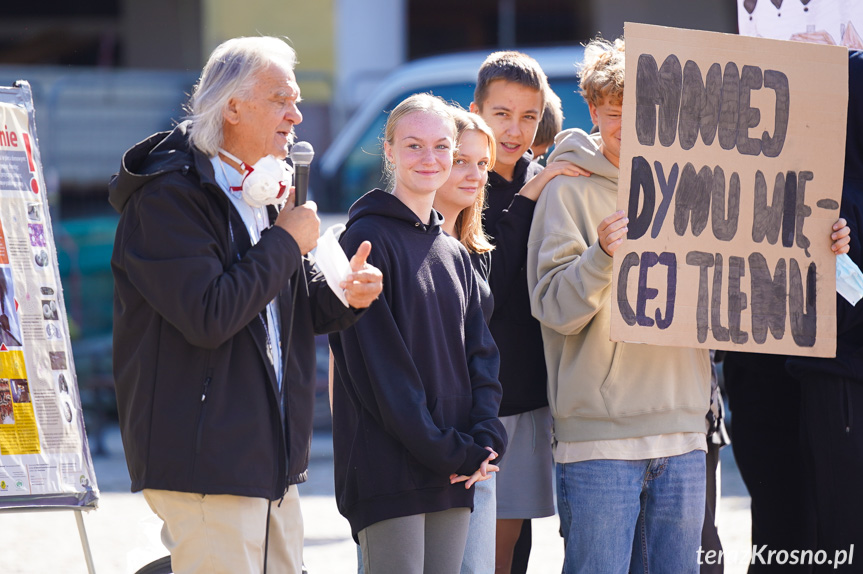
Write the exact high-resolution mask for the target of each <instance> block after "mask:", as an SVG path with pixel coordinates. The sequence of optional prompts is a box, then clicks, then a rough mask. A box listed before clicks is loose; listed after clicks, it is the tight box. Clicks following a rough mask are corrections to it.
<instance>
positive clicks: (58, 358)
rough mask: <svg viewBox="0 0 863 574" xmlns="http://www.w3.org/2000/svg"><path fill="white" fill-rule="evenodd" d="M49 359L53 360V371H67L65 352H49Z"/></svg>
mask: <svg viewBox="0 0 863 574" xmlns="http://www.w3.org/2000/svg"><path fill="white" fill-rule="evenodd" d="M48 357H49V358H50V359H51V370H52V371H62V370H64V369H66V352H65V351H48Z"/></svg>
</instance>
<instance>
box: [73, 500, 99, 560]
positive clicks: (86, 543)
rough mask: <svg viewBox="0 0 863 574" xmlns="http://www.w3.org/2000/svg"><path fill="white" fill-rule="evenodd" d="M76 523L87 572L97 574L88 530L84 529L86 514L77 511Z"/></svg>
mask: <svg viewBox="0 0 863 574" xmlns="http://www.w3.org/2000/svg"><path fill="white" fill-rule="evenodd" d="M75 521H76V522H77V523H78V534H79V535H80V536H81V548H82V549H83V550H84V560H86V561H87V572H89V574H96V566H95V565H94V564H93V553H92V552H90V540H89V539H88V538H87V529H86V528H84V513H83V512H82V511H81V510H80V509H75Z"/></svg>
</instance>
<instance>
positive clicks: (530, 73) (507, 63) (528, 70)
mask: <svg viewBox="0 0 863 574" xmlns="http://www.w3.org/2000/svg"><path fill="white" fill-rule="evenodd" d="M496 80H505V81H507V82H514V83H516V84H521V85H522V86H525V87H527V88H532V89H534V90H537V91H538V92H539V93H540V94H542V105H543V106H545V99H546V97H547V96H546V90H548V79H547V78H546V77H545V72H543V71H542V68H540V66H539V64H538V63H537V61H536V60H534V59H533V58H531V57H530V56H528V55H527V54H523V53H521V52H511V51H510V52H493V53H491V54H489V55H488V57H487V58H486V59H485V61H484V62H483V63H482V66H480V67H479V73H477V78H476V89H475V90H474V92H473V101H474V103H475V104H476V105H477V106H478V107H479V108H480V109H482V105H483V102H485V98H486V97H487V96H488V87H489V85H490V84H491V83H492V82H494V81H496Z"/></svg>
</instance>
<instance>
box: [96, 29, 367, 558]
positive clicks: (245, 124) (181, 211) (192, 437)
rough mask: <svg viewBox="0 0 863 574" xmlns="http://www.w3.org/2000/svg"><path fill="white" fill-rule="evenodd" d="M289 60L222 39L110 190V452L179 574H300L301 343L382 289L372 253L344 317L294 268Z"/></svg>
mask: <svg viewBox="0 0 863 574" xmlns="http://www.w3.org/2000/svg"><path fill="white" fill-rule="evenodd" d="M294 64H295V54H294V51H293V49H291V48H290V47H289V46H288V45H287V44H286V43H285V42H283V41H282V40H280V39H277V38H266V37H261V38H236V39H233V40H229V41H227V42H225V43H223V44H222V45H220V46H219V47H218V48H216V50H215V51H214V52H213V54H212V55H211V56H210V59H209V61H208V62H207V64H206V66H205V67H204V70H203V73H202V74H201V79H200V81H199V82H198V84H197V86H196V87H195V90H194V94H193V95H192V98H191V102H190V112H191V114H190V118H189V119H188V120H186V121H184V122H183V123H181V124H179V125H178V126H177V127H176V128H174V129H173V130H172V131H170V132H163V133H158V134H155V135H153V136H151V137H150V138H148V139H147V140H145V141H143V142H141V143H139V144H137V145H135V146H134V147H132V148H131V149H130V150H128V151H127V152H126V153H125V155H124V156H123V161H122V166H121V169H120V172H119V174H118V175H116V176H115V177H114V178H113V179H112V181H111V186H110V190H109V199H110V202H111V204H112V205H113V206H114V208H115V209H117V211H119V212H120V214H121V216H120V222H119V226H118V228H117V235H116V239H115V244H114V253H113V257H112V260H111V266H112V269H113V273H114V280H115V290H114V377H115V381H116V388H117V402H118V406H119V413H120V425H121V431H122V436H123V445H124V447H125V451H126V461H127V464H128V467H129V474H130V475H131V478H132V491H133V492H136V491H140V490H143V493H144V496H145V498H146V499H147V502H148V503H149V504H150V507H151V508H152V509H153V511H154V512H155V513H156V514H157V515H158V516H159V517H160V518H161V519H162V520H163V521H164V527H163V529H162V539H163V541H164V543H165V545H166V546H167V547H168V549H169V550H170V552H171V560H172V564H173V568H174V572H178V573H191V572H207V573H218V572H226V573H227V572H231V573H237V572H261V571H262V570H263V569H264V568H265V567H266V568H269V571H270V572H278V573H283V572H284V573H292V572H300V570H301V568H302V544H303V526H302V516H301V514H300V508H299V498H298V495H297V487H296V484H298V483H300V482H303V481H304V480H305V479H306V473H307V468H308V461H309V445H310V439H311V431H312V412H313V400H314V388H315V350H314V335H315V334H316V333H327V332H332V331H336V330H340V329H344V328H346V327H348V326H350V325H351V324H353V323H354V322H355V321H356V320H357V318H358V316H359V315H360V314H361V313H362V309H364V308H366V307H368V306H369V305H370V304H371V303H372V302H373V301H374V300H375V298H376V297H377V296H378V294H379V293H380V291H381V273H380V271H378V270H377V269H376V268H374V267H372V266H370V265H368V264H367V263H366V262H365V260H366V257H367V256H368V253H369V250H370V249H371V245H369V244H364V245H362V246H361V247H360V248H359V249H358V251H357V253H356V254H355V255H354V257H353V259H352V260H351V267H352V270H353V273H352V274H351V275H349V276H348V278H347V280H346V281H345V282H344V283H343V285H342V286H343V288H345V290H346V298H347V301H348V303H350V307H345V306H344V304H343V303H341V302H340V300H339V299H338V298H337V296H336V295H335V294H334V293H333V292H332V291H331V290H330V288H329V287H328V286H327V284H326V282H325V280H324V279H323V276H322V275H321V274H320V272H319V271H318V269H317V268H316V267H315V266H314V263H313V262H312V260H311V258H310V257H309V256H307V254H308V253H309V251H311V250H312V249H313V248H314V247H315V245H316V243H317V239H318V234H319V226H320V221H319V220H318V218H317V214H316V211H315V206H314V204H313V203H306V204H304V205H301V206H294V205H293V201H292V200H291V198H290V189H289V186H290V168H289V167H288V166H287V164H286V163H285V162H284V159H285V157H286V156H287V154H288V149H289V146H290V145H291V143H292V138H293V127H294V126H295V125H296V124H299V123H300V122H301V121H302V115H301V114H300V111H299V109H297V103H298V102H299V101H300V88H299V86H298V85H297V83H296V79H295V77H294V72H293V68H294ZM265 565H266V566H265Z"/></svg>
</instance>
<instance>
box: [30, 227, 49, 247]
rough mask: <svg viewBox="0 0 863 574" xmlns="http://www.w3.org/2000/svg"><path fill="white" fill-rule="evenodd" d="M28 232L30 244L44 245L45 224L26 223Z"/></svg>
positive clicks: (34, 245)
mask: <svg viewBox="0 0 863 574" xmlns="http://www.w3.org/2000/svg"><path fill="white" fill-rule="evenodd" d="M27 228H28V230H29V232H30V245H31V246H33V247H45V226H44V225H42V224H41V223H28V224H27Z"/></svg>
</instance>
